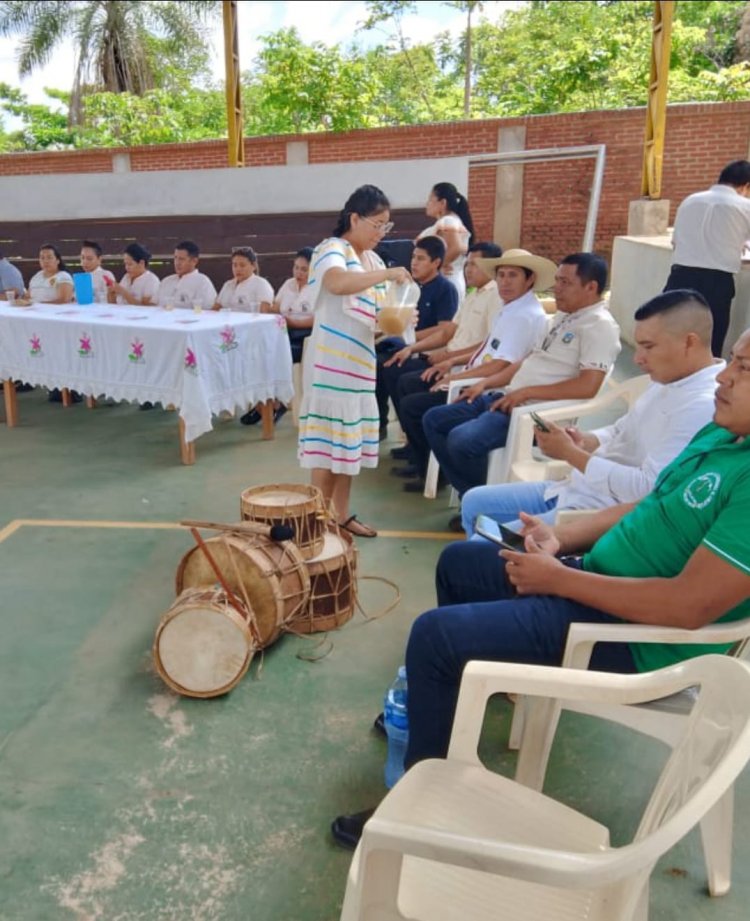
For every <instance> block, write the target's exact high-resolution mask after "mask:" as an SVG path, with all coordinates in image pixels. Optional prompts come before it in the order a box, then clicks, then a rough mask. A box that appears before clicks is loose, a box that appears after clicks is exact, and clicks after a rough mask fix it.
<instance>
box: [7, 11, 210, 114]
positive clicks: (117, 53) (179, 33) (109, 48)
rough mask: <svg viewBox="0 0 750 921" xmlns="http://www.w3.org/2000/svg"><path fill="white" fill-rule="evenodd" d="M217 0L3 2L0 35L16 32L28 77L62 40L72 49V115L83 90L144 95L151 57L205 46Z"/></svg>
mask: <svg viewBox="0 0 750 921" xmlns="http://www.w3.org/2000/svg"><path fill="white" fill-rule="evenodd" d="M217 8H218V3H217V2H215V0H181V2H179V3H171V2H152V0H143V2H138V0H73V2H66V0H31V2H28V0H7V2H0V35H2V36H11V35H18V36H20V41H19V46H18V53H17V58H18V70H19V74H20V76H22V77H23V76H27V75H28V74H30V73H31V72H32V71H33V70H35V69H36V68H37V67H42V66H44V64H46V63H47V61H48V60H49V58H50V56H51V55H52V53H53V51H54V50H55V49H56V48H57V47H58V46H59V45H60V44H62V43H64V42H71V43H72V44H73V45H74V46H75V49H76V72H75V81H74V84H73V91H72V98H71V119H72V120H73V121H79V120H80V103H81V97H82V96H83V95H84V94H85V93H87V92H97V91H101V90H105V91H108V92H112V93H122V92H128V93H134V94H136V95H139V96H140V95H143V93H145V92H146V90H149V89H153V88H154V86H155V85H156V74H157V73H158V71H159V68H158V66H157V63H158V61H159V59H160V58H162V57H165V56H166V57H169V56H170V55H172V54H178V55H179V54H181V53H184V52H186V51H189V50H194V49H196V48H198V47H203V46H204V45H205V34H204V29H203V24H204V22H205V21H206V20H207V18H208V17H209V16H210V15H211V14H213V13H214V12H215V11H216V10H217Z"/></svg>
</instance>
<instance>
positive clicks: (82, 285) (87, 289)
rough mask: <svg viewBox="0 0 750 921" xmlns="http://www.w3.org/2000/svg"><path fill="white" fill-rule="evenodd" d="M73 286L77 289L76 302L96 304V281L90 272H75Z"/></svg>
mask: <svg viewBox="0 0 750 921" xmlns="http://www.w3.org/2000/svg"><path fill="white" fill-rule="evenodd" d="M73 286H74V287H75V289H76V301H77V302H78V303H79V304H93V303H94V280H93V278H92V277H91V275H90V274H89V273H88V272H74V273H73Z"/></svg>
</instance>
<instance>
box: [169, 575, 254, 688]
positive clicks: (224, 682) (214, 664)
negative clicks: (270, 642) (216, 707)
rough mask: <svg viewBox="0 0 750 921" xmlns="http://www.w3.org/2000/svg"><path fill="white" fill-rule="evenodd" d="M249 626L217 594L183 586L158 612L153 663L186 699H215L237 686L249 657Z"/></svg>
mask: <svg viewBox="0 0 750 921" xmlns="http://www.w3.org/2000/svg"><path fill="white" fill-rule="evenodd" d="M255 649H256V644H255V642H254V640H253V637H252V634H251V633H250V628H249V627H248V625H247V622H246V621H245V619H244V618H243V617H241V616H240V614H239V612H238V611H236V610H235V609H234V608H233V607H232V606H231V605H230V604H229V602H228V600H227V596H226V594H225V593H224V592H222V591H217V590H216V589H213V588H203V589H200V588H188V589H185V591H184V592H183V593H182V594H181V595H180V597H179V598H178V599H177V600H176V601H175V602H174V604H173V605H172V607H171V608H170V609H169V610H168V611H167V612H166V613H165V614H164V616H163V617H162V619H161V622H160V623H159V626H158V628H157V630H156V636H155V637H154V647H153V653H154V664H155V666H156V670H157V671H158V673H159V674H160V675H161V677H162V678H163V679H164V681H165V682H166V683H167V684H168V685H169V687H170V688H172V690H173V691H177V693H178V694H184V695H186V696H187V697H218V696H219V695H220V694H226V693H227V692H228V691H231V690H232V688H233V687H235V685H236V684H238V683H239V681H240V679H241V678H242V677H243V675H244V674H245V672H246V671H247V670H248V667H249V665H250V662H251V660H252V658H253V655H254V653H255Z"/></svg>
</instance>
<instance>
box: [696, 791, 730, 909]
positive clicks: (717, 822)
mask: <svg viewBox="0 0 750 921" xmlns="http://www.w3.org/2000/svg"><path fill="white" fill-rule="evenodd" d="M733 823H734V786H731V787H730V788H729V789H728V790H727V792H726V793H725V794H724V796H722V798H721V799H720V800H719V801H718V803H716V805H715V806H714V807H713V808H712V809H711V810H710V811H709V812H707V813H706V815H704V816H703V819H702V820H701V841H702V843H703V857H704V859H705V861H706V873H707V875H708V891H709V892H710V893H711V895H713V896H719V895H726V893H727V892H729V887H730V886H731V885H732V839H733V827H732V826H733Z"/></svg>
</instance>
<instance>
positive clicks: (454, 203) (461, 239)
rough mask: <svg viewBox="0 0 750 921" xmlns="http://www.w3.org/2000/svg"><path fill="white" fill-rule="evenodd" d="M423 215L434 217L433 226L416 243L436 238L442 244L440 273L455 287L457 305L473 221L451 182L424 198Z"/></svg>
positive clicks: (463, 293) (461, 294)
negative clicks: (442, 255) (425, 200)
mask: <svg viewBox="0 0 750 921" xmlns="http://www.w3.org/2000/svg"><path fill="white" fill-rule="evenodd" d="M425 213H426V214H427V216H428V217H431V218H434V219H435V223H434V224H432V226H430V227H428V228H427V229H426V230H423V231H422V232H421V233H420V234H419V236H418V237H417V240H420V239H421V238H422V237H440V238H441V240H442V241H443V242H444V243H445V259H444V260H443V268H442V273H443V275H445V277H446V278H447V279H448V281H450V282H451V283H452V284H454V285H455V286H456V289H457V291H458V303H459V305H460V304H462V303H463V300H464V298H465V297H466V279H465V278H464V264H465V263H466V254H467V253H468V251H469V246H471V244H472V242H473V238H474V222H473V220H472V218H471V211H469V203H468V202H467V201H466V198H465V197H464V196H463V195H461V194H460V193H459V191H458V190H457V189H456V187H455V186H454V185H453V184H452V183H450V182H438V184H437V185H435V186H433V188H432V191H431V192H430V195H429V198H428V199H427V204H426V205H425Z"/></svg>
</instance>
